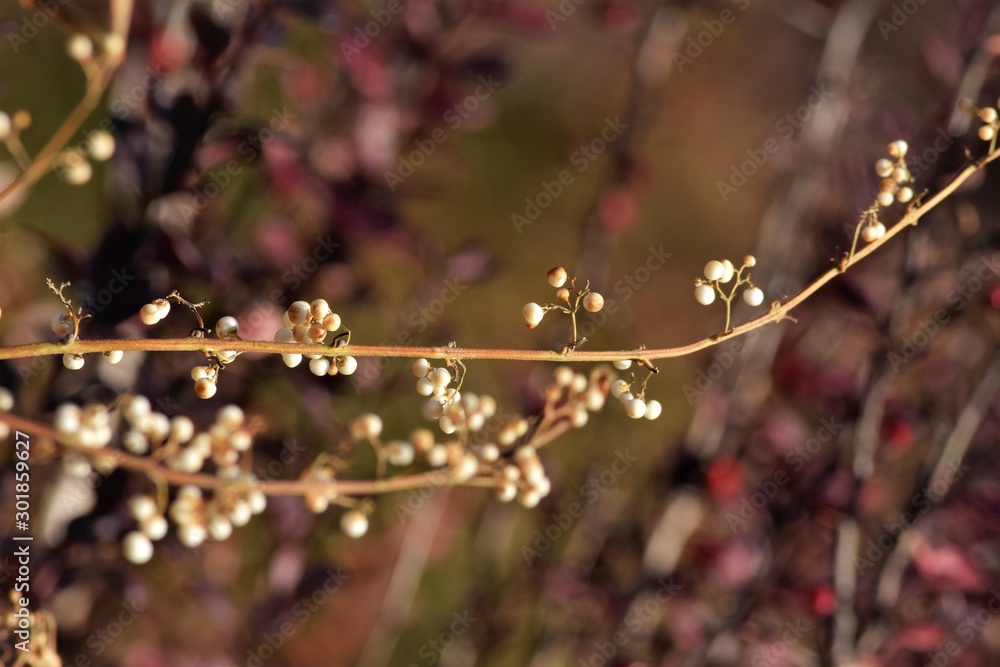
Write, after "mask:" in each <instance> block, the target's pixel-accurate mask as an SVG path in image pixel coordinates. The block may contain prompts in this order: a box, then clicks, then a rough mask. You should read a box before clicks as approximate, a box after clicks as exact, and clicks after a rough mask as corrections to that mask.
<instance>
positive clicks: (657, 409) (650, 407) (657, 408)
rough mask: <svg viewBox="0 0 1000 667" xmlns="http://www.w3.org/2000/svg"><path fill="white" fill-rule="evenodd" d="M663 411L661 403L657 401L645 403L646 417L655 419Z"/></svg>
mask: <svg viewBox="0 0 1000 667" xmlns="http://www.w3.org/2000/svg"><path fill="white" fill-rule="evenodd" d="M662 412H663V405H662V404H661V403H660V402H659V401H650V402H649V403H646V415H645V417H646V419H650V420H653V419H656V418H657V417H659V416H660V414H661V413H662Z"/></svg>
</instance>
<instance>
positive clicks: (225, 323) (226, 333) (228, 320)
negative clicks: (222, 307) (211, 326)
mask: <svg viewBox="0 0 1000 667" xmlns="http://www.w3.org/2000/svg"><path fill="white" fill-rule="evenodd" d="M215 333H216V335H217V336H218V337H219V338H232V337H233V336H237V335H239V333H240V323H239V322H237V321H236V318H235V317H233V316H232V315H226V316H225V317H221V318H219V321H218V322H216V323H215Z"/></svg>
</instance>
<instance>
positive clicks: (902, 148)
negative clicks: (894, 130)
mask: <svg viewBox="0 0 1000 667" xmlns="http://www.w3.org/2000/svg"><path fill="white" fill-rule="evenodd" d="M907 150H909V144H907V143H906V142H905V141H903V140H901V139H900V140H898V141H894V142H892V143H891V144H889V148H888V153H889V155H891V156H892V157H894V158H897V159H898V158H901V157H903V156H904V155H906V151H907Z"/></svg>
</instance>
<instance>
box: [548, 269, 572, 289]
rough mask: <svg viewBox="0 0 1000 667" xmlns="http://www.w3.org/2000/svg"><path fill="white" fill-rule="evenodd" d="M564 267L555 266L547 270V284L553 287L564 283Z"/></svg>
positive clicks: (565, 276)
mask: <svg viewBox="0 0 1000 667" xmlns="http://www.w3.org/2000/svg"><path fill="white" fill-rule="evenodd" d="M567 277H568V276H567V275H566V269H564V268H563V267H561V266H557V267H555V268H554V269H551V270H549V275H548V276H547V278H548V281H549V284H550V285H552V286H553V287H556V288H558V287H562V286H563V285H565V284H566V278H567Z"/></svg>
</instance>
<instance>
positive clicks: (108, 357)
mask: <svg viewBox="0 0 1000 667" xmlns="http://www.w3.org/2000/svg"><path fill="white" fill-rule="evenodd" d="M124 356H125V353H124V352H122V351H121V350H108V351H107V352H105V353H104V361H106V362H108V363H109V364H111V365H112V366H114V365H115V364H117V363H118V362H119V361H121V360H122V357H124Z"/></svg>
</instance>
